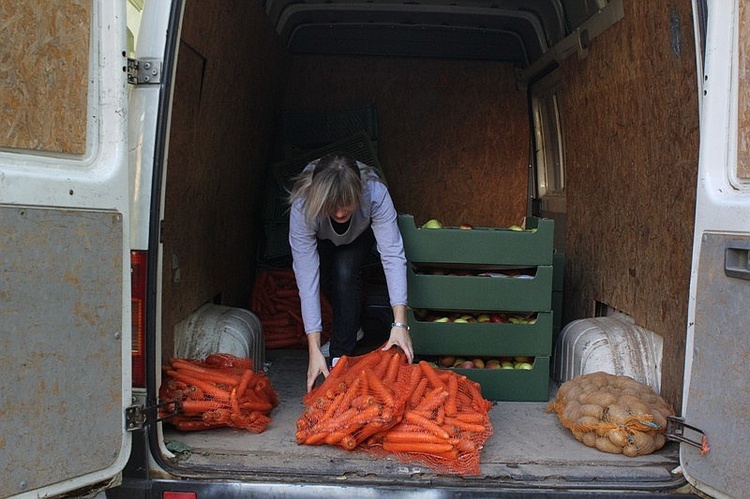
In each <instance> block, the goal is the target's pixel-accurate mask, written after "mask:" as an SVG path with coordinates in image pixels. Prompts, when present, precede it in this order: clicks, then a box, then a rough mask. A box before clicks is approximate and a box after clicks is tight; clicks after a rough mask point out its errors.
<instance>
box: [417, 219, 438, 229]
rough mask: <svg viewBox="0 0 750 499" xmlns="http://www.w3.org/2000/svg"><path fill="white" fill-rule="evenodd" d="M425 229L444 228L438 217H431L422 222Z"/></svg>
mask: <svg viewBox="0 0 750 499" xmlns="http://www.w3.org/2000/svg"><path fill="white" fill-rule="evenodd" d="M422 228H423V229H442V228H443V224H441V223H440V221H439V220H437V219H436V218H431V219H429V220H427V221H426V222H425V223H424V224H422Z"/></svg>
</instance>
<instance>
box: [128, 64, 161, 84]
mask: <svg viewBox="0 0 750 499" xmlns="http://www.w3.org/2000/svg"><path fill="white" fill-rule="evenodd" d="M161 68H162V62H161V60H160V59H131V58H128V66H127V73H128V83H130V84H131V85H156V84H158V83H161Z"/></svg>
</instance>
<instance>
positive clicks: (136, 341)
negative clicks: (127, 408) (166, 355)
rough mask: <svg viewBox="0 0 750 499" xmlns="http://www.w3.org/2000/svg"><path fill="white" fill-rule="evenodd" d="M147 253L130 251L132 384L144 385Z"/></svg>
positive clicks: (143, 386)
mask: <svg viewBox="0 0 750 499" xmlns="http://www.w3.org/2000/svg"><path fill="white" fill-rule="evenodd" d="M147 261H148V253H146V252H145V251H131V252H130V286H131V298H130V303H131V308H132V317H133V318H132V347H131V349H132V350H131V351H132V359H133V386H134V387H137V388H145V387H146V354H145V351H144V346H145V342H146V275H147V272H146V263H147Z"/></svg>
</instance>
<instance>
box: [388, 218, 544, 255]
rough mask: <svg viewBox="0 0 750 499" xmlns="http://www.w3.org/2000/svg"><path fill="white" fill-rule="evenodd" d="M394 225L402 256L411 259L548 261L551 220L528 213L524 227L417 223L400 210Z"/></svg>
mask: <svg viewBox="0 0 750 499" xmlns="http://www.w3.org/2000/svg"><path fill="white" fill-rule="evenodd" d="M398 225H399V229H400V231H401V236H402V237H403V240H404V251H405V253H406V259H407V260H409V261H410V262H414V263H428V262H429V263H445V264H462V265H504V266H513V265H515V266H524V265H525V266H536V265H552V255H553V246H552V241H553V236H554V221H553V220H550V219H546V218H541V219H540V218H536V217H529V218H527V220H526V230H523V231H515V230H511V229H508V228H494V227H476V228H474V229H470V230H467V229H459V228H442V229H423V228H421V227H417V226H416V225H415V222H414V216H413V215H409V214H402V215H399V217H398Z"/></svg>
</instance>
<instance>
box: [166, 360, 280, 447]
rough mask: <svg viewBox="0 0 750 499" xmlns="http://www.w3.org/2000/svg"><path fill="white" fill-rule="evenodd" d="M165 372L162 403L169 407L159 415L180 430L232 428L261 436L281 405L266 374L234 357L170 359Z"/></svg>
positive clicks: (251, 363)
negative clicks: (174, 412) (274, 409)
mask: <svg viewBox="0 0 750 499" xmlns="http://www.w3.org/2000/svg"><path fill="white" fill-rule="evenodd" d="M163 371H164V380H163V382H162V384H161V387H160V388H159V400H160V402H162V403H164V404H165V405H164V406H162V408H161V409H160V416H161V417H168V419H167V422H169V423H170V424H172V425H173V426H174V427H175V428H177V429H178V430H181V431H198V430H207V429H210V428H219V427H225V426H229V427H233V428H241V429H244V430H247V431H250V432H253V433H261V432H263V431H265V429H266V428H267V427H268V425H269V424H270V423H271V418H270V413H271V411H272V410H273V408H274V407H276V406H277V405H278V404H279V396H278V394H277V393H276V391H275V390H274V388H273V387H272V386H271V383H270V382H269V380H268V378H267V377H266V375H265V373H262V372H255V371H254V370H253V361H252V360H250V359H243V358H239V357H235V356H233V355H230V354H211V355H209V356H207V357H206V358H205V359H203V360H198V359H176V358H172V359H169V362H168V363H167V364H166V365H165V366H163ZM175 410H176V411H177V413H176V414H174V415H172V416H168V415H169V414H171V413H172V412H173V411H175Z"/></svg>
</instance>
